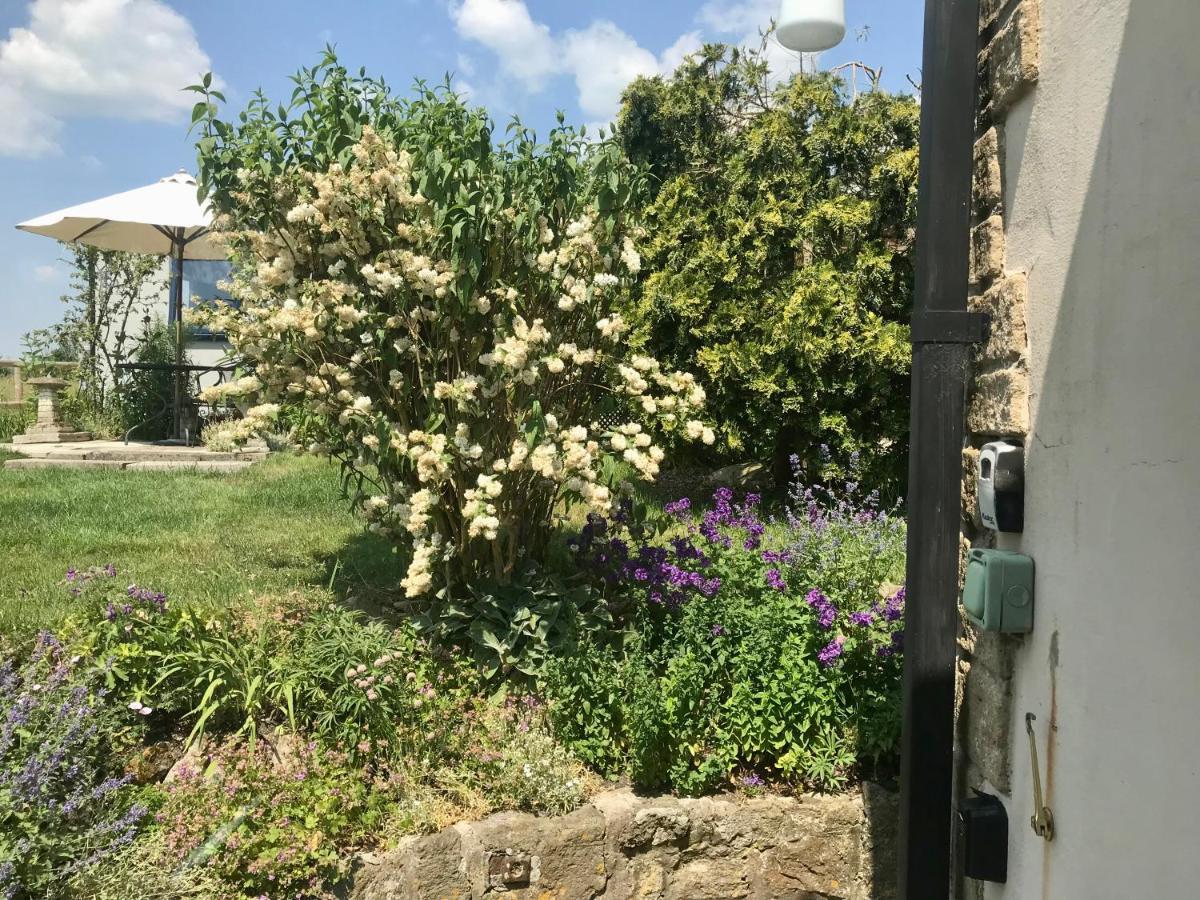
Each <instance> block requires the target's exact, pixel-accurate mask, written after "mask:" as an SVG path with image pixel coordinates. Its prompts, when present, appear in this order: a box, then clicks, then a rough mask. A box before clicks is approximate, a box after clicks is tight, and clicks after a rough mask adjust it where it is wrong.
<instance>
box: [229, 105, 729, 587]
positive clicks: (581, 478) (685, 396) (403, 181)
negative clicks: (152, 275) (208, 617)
mask: <svg viewBox="0 0 1200 900" xmlns="http://www.w3.org/2000/svg"><path fill="white" fill-rule="evenodd" d="M421 165H422V163H421V161H420V160H417V159H415V158H414V157H410V156H409V154H408V153H405V152H403V151H401V150H399V149H395V148H392V147H389V146H387V145H386V144H385V143H384V142H383V141H382V140H381V139H380V138H379V137H378V136H377V135H376V134H375V133H374V132H373V131H372V130H371V129H370V128H366V129H364V131H363V135H362V139H361V141H360V142H359V144H357V145H356V146H355V147H354V150H353V153H352V155H351V158H350V159H349V161H348V162H347V163H346V164H345V166H339V165H332V166H330V167H329V169H328V170H327V171H325V172H321V173H304V172H299V171H295V172H289V173H288V175H287V176H286V177H284V176H278V177H276V178H275V179H273V180H264V179H265V178H266V177H265V176H261V175H259V174H257V173H255V172H254V171H253V170H247V171H246V172H245V173H244V174H243V183H244V187H245V192H244V194H239V195H236V196H238V197H240V198H242V200H243V202H244V204H245V206H246V208H247V209H248V210H250V211H251V214H246V215H245V216H244V218H245V220H246V222H247V223H255V225H256V226H257V224H258V223H260V222H261V221H262V220H263V217H262V216H261V215H259V216H256V215H253V214H252V212H253V211H254V210H260V211H261V204H262V203H263V201H262V200H261V199H260V198H262V197H263V196H270V197H272V198H273V199H272V204H271V206H270V209H269V211H270V213H271V221H272V225H271V227H269V228H262V227H249V225H247V227H244V228H241V229H239V228H238V227H237V226H238V221H237V220H238V218H239V212H238V211H237V210H235V212H234V213H233V215H232V217H231V216H223V217H222V221H221V223H220V225H221V227H222V228H223V230H224V235H223V236H224V239H225V240H226V241H227V242H228V243H229V244H230V246H231V247H232V248H233V249H234V251H235V252H236V254H237V256H238V258H239V259H240V260H241V265H240V266H239V268H238V275H237V277H236V280H235V283H234V285H233V293H234V296H235V297H236V299H237V300H238V301H240V305H239V306H238V307H237V308H232V307H227V308H223V309H221V310H219V311H218V312H216V313H215V314H213V318H214V320H215V321H214V325H215V326H216V327H219V328H221V329H223V330H224V331H225V332H226V333H227V334H229V336H230V339H231V340H232V342H233V343H234V345H235V347H236V348H237V350H238V351H239V352H240V353H242V354H243V355H245V356H246V357H248V358H249V359H251V360H253V361H254V363H255V366H256V368H255V374H254V376H252V377H249V378H247V379H242V380H240V381H239V382H237V383H236V384H235V385H232V386H229V387H223V388H222V389H221V390H220V392H218V393H219V394H220V396H227V395H232V394H252V395H258V396H261V397H264V398H268V399H280V400H286V401H287V402H289V403H292V404H296V405H299V406H302V407H303V408H304V409H305V410H306V411H308V412H309V413H311V414H313V417H314V421H316V422H317V423H318V424H317V425H315V426H314V427H316V428H318V429H319V430H320V433H319V434H318V435H317V436H316V443H317V444H318V445H319V446H320V447H321V448H322V449H323V450H325V451H326V452H329V453H331V454H333V455H334V456H337V457H339V458H341V459H342V460H343V461H344V462H346V463H347V464H348V465H350V466H351V467H352V468H353V469H355V470H356V471H358V472H359V473H361V474H362V476H363V484H364V487H363V489H362V490H361V493H360V496H359V497H358V504H359V506H360V508H361V510H362V512H363V514H364V516H365V517H366V518H367V520H368V521H369V522H370V527H371V528H372V529H373V530H375V531H377V532H380V533H383V534H387V535H390V536H392V537H393V538H394V539H397V540H400V541H402V542H403V543H405V544H407V545H408V546H409V547H410V548H411V551H412V557H411V563H410V566H409V569H408V572H407V574H406V577H405V578H404V581H403V587H404V589H405V591H406V593H407V594H408V595H409V596H412V597H415V596H420V595H423V594H426V593H428V592H430V591H431V590H432V589H433V588H434V586H435V581H439V582H440V581H441V580H442V579H453V578H456V577H461V578H468V577H477V576H481V575H482V576H490V577H504V576H505V575H507V574H509V573H511V571H512V570H513V567H514V566H515V565H516V563H517V560H518V558H519V557H520V556H521V554H522V553H524V552H525V551H526V549H527V547H528V546H530V545H535V544H536V542H537V541H538V540H539V539H541V537H542V536H544V535H545V534H546V533H548V529H549V527H550V524H551V519H550V517H551V516H552V515H554V513H555V510H556V509H560V508H561V503H560V501H561V500H563V499H564V497H566V498H572V497H573V498H577V499H580V500H582V501H583V502H585V503H587V504H588V505H589V507H590V508H591V509H593V510H596V511H600V512H607V511H608V510H609V509H610V507H611V504H612V500H613V498H612V494H611V491H610V488H609V486H608V485H606V484H604V483H603V480H602V478H601V462H602V460H603V459H604V458H605V457H612V456H616V457H618V458H621V459H623V460H624V461H625V462H627V463H628V464H629V465H630V466H632V467H633V469H634V470H635V471H636V472H638V473H639V475H640V476H641V477H642V478H645V479H653V478H654V477H655V476H656V475H657V474H658V472H659V467H660V465H661V463H662V461H663V458H664V453H663V450H662V448H661V447H660V446H659V445H657V444H656V443H655V440H654V438H653V435H654V434H655V433H658V432H673V433H675V434H677V435H679V436H681V437H685V438H687V439H691V440H698V441H706V442H709V443H711V442H712V440H713V435H712V431H711V430H710V429H709V428H708V427H707V426H705V425H703V424H702V423H701V422H700V421H699V419H698V418H697V416H698V414H699V412H700V410H701V408H702V407H703V405H704V400H705V397H704V391H703V390H702V389H701V388H700V387H699V386H698V385H697V384H696V381H695V379H694V378H693V377H692V376H691V375H690V374H687V373H683V372H669V371H665V370H663V369H662V367H661V366H660V365H659V363H658V361H657V360H654V359H652V358H650V357H648V356H638V355H634V356H631V357H629V358H628V359H626V357H625V354H623V353H622V352H620V351H621V350H622V343H623V341H624V340H625V338H626V335H627V334H628V324H627V323H626V322H625V321H624V320H623V319H622V317H621V316H620V315H619V314H617V313H615V312H614V311H613V305H614V304H613V302H614V301H615V300H616V299H617V298H618V297H619V292H620V290H621V288H622V285H624V284H625V283H626V279H627V278H628V277H629V276H631V275H634V274H636V273H637V272H638V271H639V269H640V267H641V260H640V258H639V257H638V254H637V251H636V250H635V248H634V244H633V241H632V239H631V238H630V237H629V236H628V234H626V233H623V232H622V231H621V230H620V229H617V230H616V232H615V233H614V232H613V230H612V228H611V227H608V226H605V225H602V224H601V223H600V222H599V221H598V220H597V218H596V217H595V216H594V215H593V214H592V213H591V212H586V211H585V212H580V213H578V214H576V215H573V216H569V215H563V216H562V217H561V218H559V219H554V220H551V219H550V218H547V217H546V215H542V216H540V217H533V218H532V221H530V220H529V219H528V218H523V217H521V216H520V215H518V214H517V211H516V210H515V209H513V208H511V207H510V208H505V209H494V210H485V209H483V206H482V204H481V206H480V208H479V209H478V210H476V212H475V215H476V216H477V218H476V219H475V220H473V226H472V227H471V228H468V229H464V230H462V232H461V233H462V234H470V235H473V237H472V240H477V241H479V243H477V244H475V245H474V252H472V250H471V248H464V246H463V244H462V240H461V239H460V238H459V236H458V235H459V232H457V231H456V232H453V233H451V230H452V224H451V223H450V220H449V219H446V218H445V217H444V216H441V217H439V210H442V211H444V206H439V205H438V203H437V202H435V201H431V200H430V199H428V198H426V197H424V196H422V195H421V193H420V192H419V191H418V190H417V188H416V184H417V181H418V180H419V178H420V176H421ZM477 177H483V176H482V175H477ZM256 179H258V180H256ZM525 189H526V190H528V189H529V188H525ZM483 195H486V196H492V194H491V193H488V192H481V196H483ZM444 202H450V201H444ZM514 202H515V201H514ZM256 204H258V205H256ZM539 208H542V209H545V208H547V207H546V206H545V205H544V204H541V203H539ZM556 208H557V207H556ZM588 208H589V209H590V206H589V207H588ZM456 214H461V213H456ZM231 219H232V220H231ZM443 220H444V221H446V222H447V224H446V225H444V226H440V227H439V226H435V225H434V224H433V223H434V222H437V221H443ZM525 221H529V224H528V225H527V226H522V225H521V223H522V222H525ZM467 259H474V260H475V263H474V264H473V265H474V268H467V264H466V263H465V262H464V260H467ZM480 266H482V267H483V268H482V270H480V268H479V267H480ZM215 397H216V394H214V399H215ZM605 405H608V406H609V407H610V408H612V407H615V408H616V409H620V410H624V415H623V416H622V418H623V419H627V421H625V422H624V424H622V425H620V426H619V427H617V428H611V429H610V428H604V427H601V426H600V425H599V424H598V422H597V420H598V418H599V416H598V411H599V410H600V409H601V408H602V407H603V406H605ZM272 408H273V407H270V406H259V407H257V408H256V410H257V411H256V410H252V411H251V413H252V415H251V416H249V417H248V420H249V422H250V424H248V425H247V426H246V427H247V428H252V427H254V426H255V424H256V423H261V421H263V420H264V419H265V418H269V415H268V413H269V412H270V411H271V409H272ZM371 484H374V485H375V487H374V488H370V487H369V485H371Z"/></svg>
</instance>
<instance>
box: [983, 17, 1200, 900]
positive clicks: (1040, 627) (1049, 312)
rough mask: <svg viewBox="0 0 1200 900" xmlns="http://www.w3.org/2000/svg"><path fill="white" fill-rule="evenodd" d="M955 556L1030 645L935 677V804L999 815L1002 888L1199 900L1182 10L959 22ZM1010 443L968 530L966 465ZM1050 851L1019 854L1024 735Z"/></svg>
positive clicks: (1194, 326)
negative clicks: (1011, 500)
mask: <svg viewBox="0 0 1200 900" xmlns="http://www.w3.org/2000/svg"><path fill="white" fill-rule="evenodd" d="M981 12H982V21H981V36H982V42H981V44H982V46H983V48H984V49H983V51H982V53H981V56H980V75H981V78H980V82H981V93H980V107H979V131H978V138H979V140H978V143H977V145H976V175H975V225H974V228H973V230H972V235H971V246H972V268H971V271H972V282H973V284H972V297H971V306H972V308H975V309H983V310H986V311H987V312H989V313H990V314H991V315H992V317H993V330H992V335H991V338H990V339H989V341H988V343H987V344H986V345H985V346H984V347H982V348H980V350H979V352H978V354H977V358H976V366H975V375H974V384H973V392H972V399H971V402H970V407H969V410H968V415H967V422H968V431H969V432H970V438H969V442H968V447H967V448H966V450H965V452H964V473H965V477H964V491H963V498H964V503H963V519H964V523H963V525H964V527H963V531H964V544H968V543H973V544H975V545H983V546H993V545H994V546H1000V547H1003V548H1006V549H1015V550H1020V551H1021V552H1023V553H1027V554H1029V555H1030V556H1032V557H1033V558H1034V560H1035V562H1036V566H1037V577H1036V600H1035V603H1036V609H1035V625H1034V631H1033V633H1032V634H1030V635H1028V636H1025V637H1021V638H1013V637H1003V636H997V635H991V634H978V635H977V634H974V633H973V632H972V630H971V629H970V628H969V627H967V626H964V630H963V637H962V641H961V644H962V652H961V659H960V675H961V676H962V678H961V681H960V684H961V687H962V691H961V700H962V703H963V706H962V710H961V715H960V719H959V725H960V728H959V738H960V747H959V750H960V753H959V762H960V766H959V774H960V779H959V780H960V789H961V790H962V791H963V792H965V791H966V790H967V789H968V788H975V787H978V788H982V789H984V790H988V791H990V792H993V793H996V794H998V795H999V796H1000V797H1001V799H1002V800H1003V801H1004V803H1005V805H1006V807H1007V808H1008V812H1009V824H1010V840H1009V865H1010V872H1009V880H1008V883H1007V884H1006V885H1003V886H1001V885H987V886H986V887H985V886H984V885H982V884H977V883H974V882H970V881H968V882H967V883H965V884H964V885H963V888H962V894H963V896H966V897H972V898H978V897H986V898H988V900H993V898H1009V900H1035V898H1053V900H1075V898H1079V900H1107V898H1113V900H1117V898H1126V897H1155V898H1185V897H1195V896H1200V853H1198V852H1197V850H1196V848H1197V847H1200V814H1198V813H1197V804H1198V803H1200V762H1198V761H1197V760H1198V756H1197V749H1196V748H1197V747H1198V746H1200V583H1198V581H1197V578H1196V576H1195V574H1194V571H1193V570H1192V568H1191V561H1192V558H1193V557H1195V556H1196V555H1197V553H1198V552H1200V449H1198V444H1200V352H1198V351H1200V299H1198V292H1200V249H1198V248H1200V149H1198V148H1200V47H1198V44H1200V3H1197V2H1196V0H1155V2H1142V0H1007V2H1005V0H982V3H981ZM996 437H1007V438H1016V439H1019V440H1022V441H1023V442H1024V443H1025V447H1026V490H1025V504H1026V524H1025V531H1024V533H1023V534H1020V535H1002V536H999V537H997V536H995V535H992V534H991V533H989V532H986V531H985V530H983V529H982V528H981V526H980V523H979V521H978V513H977V510H976V509H975V504H974V483H973V475H972V474H971V473H972V472H973V470H974V463H975V459H976V455H977V452H978V448H979V447H980V446H981V445H982V444H983V443H984V442H986V441H988V440H992V439H995V438H996ZM1027 712H1031V713H1033V714H1034V715H1035V716H1036V717H1037V718H1036V722H1035V729H1036V730H1035V733H1036V735H1037V742H1038V750H1039V754H1040V757H1041V759H1040V761H1041V766H1042V782H1043V788H1044V789H1045V790H1046V792H1047V798H1046V802H1047V805H1049V806H1050V807H1051V809H1052V810H1053V814H1054V818H1055V825H1056V833H1055V836H1054V839H1053V841H1052V842H1049V843H1047V842H1046V841H1045V840H1043V839H1042V838H1040V837H1038V836H1037V835H1035V834H1034V832H1033V831H1032V829H1031V828H1030V824H1029V819H1030V816H1031V815H1032V813H1033V788H1032V778H1031V765H1030V752H1029V746H1028V739H1027V737H1026V734H1025V727H1024V722H1025V714H1026V713H1027Z"/></svg>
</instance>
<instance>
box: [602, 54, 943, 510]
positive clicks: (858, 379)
mask: <svg viewBox="0 0 1200 900" xmlns="http://www.w3.org/2000/svg"><path fill="white" fill-rule="evenodd" d="M919 113H920V107H919V106H918V105H917V103H916V102H915V101H914V100H913V99H912V98H911V97H906V96H899V95H892V94H888V93H887V92H885V91H882V90H880V89H878V87H877V86H873V87H872V88H871V89H870V90H868V91H865V92H857V91H851V89H850V88H849V86H848V85H847V84H846V83H845V82H843V81H842V80H841V79H839V78H838V77H836V76H834V75H831V74H828V73H823V74H820V75H801V76H798V77H794V78H792V79H789V80H787V81H782V82H780V83H778V84H777V85H773V84H772V82H771V81H770V80H769V77H768V73H767V68H766V65H765V63H764V61H763V58H762V56H761V55H760V54H758V53H757V52H754V51H749V52H747V51H744V50H739V49H736V48H730V47H726V46H721V45H710V46H708V47H705V48H704V49H703V50H702V51H700V52H697V53H696V54H693V55H692V56H690V57H689V58H688V59H686V60H685V61H684V62H683V63H682V64H681V65H680V66H679V67H678V68H677V69H676V70H675V72H674V74H673V75H671V76H669V77H662V76H655V77H643V78H639V79H637V80H636V81H635V82H634V83H633V84H632V85H631V86H630V87H629V88H628V89H627V90H626V92H625V96H624V103H623V106H622V109H621V114H620V127H619V136H620V140H621V143H622V145H623V146H624V147H625V149H626V150H627V152H628V153H629V155H630V157H631V159H632V160H633V161H634V162H635V163H637V164H640V165H643V166H645V167H647V168H648V169H649V170H650V172H651V173H652V174H653V175H654V176H655V179H654V180H653V182H652V183H653V184H654V185H655V193H654V195H653V197H652V198H651V200H650V203H649V205H648V206H647V209H646V221H645V226H646V231H647V234H646V237H645V239H644V240H642V241H641V242H640V243H639V245H638V246H639V248H640V249H641V251H642V253H643V256H644V262H643V266H642V271H641V274H640V276H639V282H638V287H637V291H636V292H635V297H634V300H633V303H632V305H631V308H630V310H629V312H628V318H629V320H630V324H631V325H632V331H631V338H632V340H633V342H634V344H635V346H641V347H644V348H645V349H646V350H647V352H649V353H651V354H653V355H655V356H657V357H658V358H659V359H661V360H662V361H663V362H664V364H670V365H672V366H680V367H682V368H685V369H688V370H690V371H694V372H695V373H696V374H697V376H698V377H700V378H701V379H702V382H703V384H704V386H705V388H706V389H707V390H708V393H709V397H710V407H711V409H712V410H713V412H714V415H715V418H716V420H717V421H718V422H719V423H720V427H719V429H718V430H719V436H720V442H719V445H718V449H720V450H722V451H724V455H726V456H727V457H729V458H730V459H731V461H740V460H742V459H745V458H746V457H747V456H751V457H753V458H758V459H761V460H764V461H765V460H766V459H768V458H770V457H772V456H773V455H774V456H775V457H776V462H777V469H776V478H777V480H778V482H779V484H780V485H781V486H782V484H783V483H784V482H786V479H787V477H788V472H787V465H786V459H787V455H788V454H790V453H793V452H799V453H802V454H806V455H807V454H811V457H810V459H809V460H808V462H809V463H810V464H815V463H816V462H817V460H816V448H817V446H818V445H819V444H820V443H822V442H827V443H829V444H830V445H832V446H833V447H834V450H835V454H834V455H835V457H836V458H837V460H838V461H839V462H840V463H841V464H842V465H844V464H845V461H846V459H847V458H848V457H849V455H850V453H851V452H854V451H855V450H858V451H860V452H861V453H862V454H863V464H864V465H865V466H866V467H867V469H868V477H870V479H871V481H872V483H874V484H878V485H881V486H891V487H894V486H896V485H899V484H902V483H903V478H904V475H905V468H904V467H905V465H906V462H905V459H906V454H905V450H904V441H903V438H904V435H905V434H906V433H907V422H908V402H909V390H908V367H909V346H908V327H907V321H908V318H909V311H910V304H911V300H910V298H911V295H912V249H913V234H914V226H915V221H916V183H917V145H918V128H919Z"/></svg>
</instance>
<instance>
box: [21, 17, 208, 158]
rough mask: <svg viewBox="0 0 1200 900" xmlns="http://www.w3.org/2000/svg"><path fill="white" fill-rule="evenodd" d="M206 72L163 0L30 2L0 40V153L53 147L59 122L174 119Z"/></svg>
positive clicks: (192, 36) (43, 151)
mask: <svg viewBox="0 0 1200 900" xmlns="http://www.w3.org/2000/svg"><path fill="white" fill-rule="evenodd" d="M210 68H211V62H210V60H209V58H208V55H207V54H206V53H205V52H204V51H203V50H202V49H201V48H200V45H199V43H198V42H197V40H196V33H195V31H194V30H193V29H192V26H191V23H190V22H188V20H187V19H186V18H184V17H183V16H181V15H180V14H179V13H177V12H175V10H173V9H171V8H170V7H169V6H167V5H166V4H165V3H163V2H161V0H33V2H31V3H30V4H29V22H28V24H27V25H25V26H24V27H17V28H12V29H10V30H9V33H8V37H7V39H5V40H4V41H0V121H3V122H4V126H5V127H4V128H3V129H2V130H0V155H9V156H44V155H47V154H50V153H56V152H60V150H61V148H60V147H59V135H60V133H61V131H62V125H63V121H64V120H65V119H67V118H70V117H73V116H83V115H86V116H110V117H113V118H120V119H129V120H141V121H160V122H166V121H173V120H175V119H176V118H178V117H179V116H180V114H181V113H182V112H183V111H185V110H187V109H188V108H190V107H191V105H192V103H194V102H195V97H193V96H191V95H189V94H185V93H183V92H182V91H181V90H180V89H181V88H182V87H184V86H185V85H187V84H191V83H193V82H195V81H197V80H198V78H199V76H200V75H201V74H202V73H203V72H205V71H207V70H209V69H210Z"/></svg>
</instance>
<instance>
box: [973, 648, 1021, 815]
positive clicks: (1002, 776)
mask: <svg viewBox="0 0 1200 900" xmlns="http://www.w3.org/2000/svg"><path fill="white" fill-rule="evenodd" d="M1011 640H1012V639H1011V638H1009V637H1007V636H1006V635H1001V634H995V633H992V632H979V633H977V634H976V635H975V636H974V641H973V646H972V650H971V653H970V659H969V662H970V673H969V675H968V677H967V679H966V685H965V697H964V701H963V702H964V715H965V718H966V728H965V729H964V742H965V745H966V751H967V755H968V756H969V757H970V759H971V761H972V762H973V763H974V764H975V765H976V766H977V767H978V769H979V772H980V774H981V776H982V777H983V778H984V779H986V780H987V782H988V783H989V784H990V785H991V786H992V787H993V788H995V789H996V790H998V791H1001V792H1002V793H1005V794H1007V793H1008V792H1009V789H1010V780H1011V775H1012V764H1011V754H1010V753H1009V732H1010V725H1011V718H1012V689H1011V683H1012V672H1013V662H1012V647H1011V646H1010V644H1009V642H1011Z"/></svg>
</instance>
